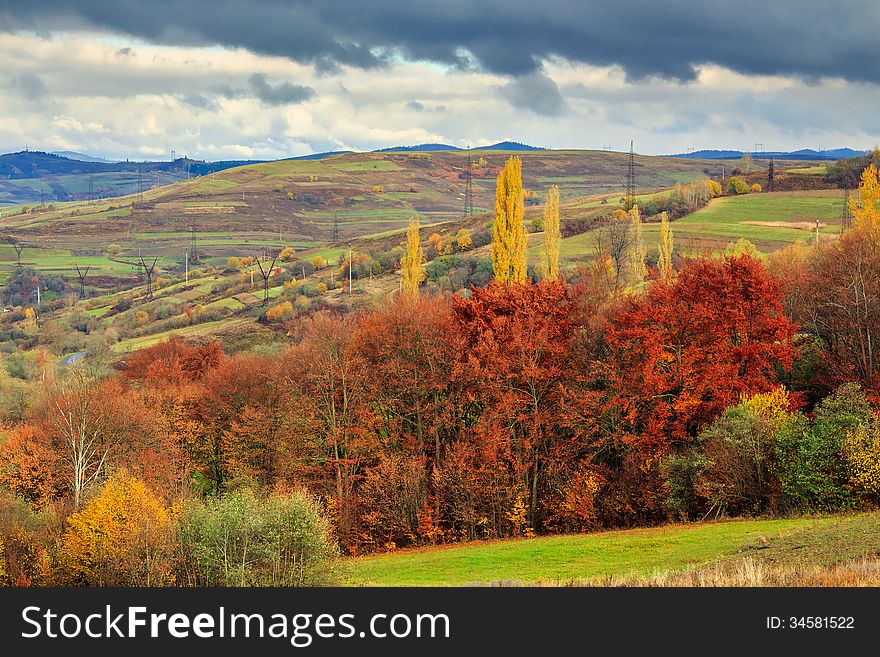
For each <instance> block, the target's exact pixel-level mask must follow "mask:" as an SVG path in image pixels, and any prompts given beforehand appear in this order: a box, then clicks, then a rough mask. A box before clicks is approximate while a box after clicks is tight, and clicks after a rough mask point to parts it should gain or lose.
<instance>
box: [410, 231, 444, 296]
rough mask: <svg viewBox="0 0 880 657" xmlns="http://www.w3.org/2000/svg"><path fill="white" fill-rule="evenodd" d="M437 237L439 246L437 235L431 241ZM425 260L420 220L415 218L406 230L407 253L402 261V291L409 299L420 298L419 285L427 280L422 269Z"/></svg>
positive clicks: (438, 240)
mask: <svg viewBox="0 0 880 657" xmlns="http://www.w3.org/2000/svg"><path fill="white" fill-rule="evenodd" d="M435 235H436V237H437V239H436V240H435V242H436V243H437V244H439V243H440V235H438V234H437V233H434V235H431V240H434V236H435ZM438 250H439V249H438ZM424 259H425V255H424V253H423V252H422V244H421V242H420V241H419V220H418V219H417V218H415V217H413V218H412V219H410V222H409V228H407V230H406V253H404V254H403V257H402V258H401V259H400V275H401V282H400V285H401V290H402V291H403V293H404V294H405V295H407V296H409V297H416V296H418V294H419V285H420V284H421V282H422V281H423V280H424V279H425V272H424V270H423V269H422V262H423V261H424Z"/></svg>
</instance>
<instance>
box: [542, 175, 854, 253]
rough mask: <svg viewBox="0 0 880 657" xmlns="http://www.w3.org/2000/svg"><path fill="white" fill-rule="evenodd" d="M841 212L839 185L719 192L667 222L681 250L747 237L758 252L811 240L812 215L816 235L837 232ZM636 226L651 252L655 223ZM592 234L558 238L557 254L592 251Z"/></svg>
mask: <svg viewBox="0 0 880 657" xmlns="http://www.w3.org/2000/svg"><path fill="white" fill-rule="evenodd" d="M642 198H644V197H642ZM593 203H594V204H595V203H597V201H593ZM588 207H594V206H593V205H591V206H588ZM842 214H843V193H842V191H840V190H811V191H796V192H769V193H756V194H744V195H742V196H725V197H722V198H716V199H713V200H712V201H710V203H709V205H707V206H706V207H704V208H701V209H700V210H698V211H696V212H694V213H693V214H691V215H688V216H686V217H682V218H680V219H676V220H675V221H673V222H672V232H673V238H674V240H675V249H676V250H677V251H678V252H679V253H683V254H686V255H693V256H696V255H700V254H702V253H705V252H718V251H723V250H724V248H725V247H726V246H727V245H728V244H729V243H731V242H736V241H737V240H739V239H746V240H748V241H750V242H752V243H753V244H754V245H755V246H756V247H757V249H758V251H759V252H761V253H771V252H773V251H776V250H778V249H781V248H784V247H785V246H788V245H789V244H794V243H797V242H810V241H811V240H813V239H814V238H815V222H816V220H817V219H818V220H819V222H820V228H819V236H820V239H821V238H822V236H827V237H833V236H834V235H836V234H837V233H839V232H840V220H841V217H842ZM642 230H643V234H644V239H645V245H646V247H647V249H648V253H649V254H651V253H654V252H655V251H656V247H657V243H658V241H659V236H660V225H659V224H657V223H645V224H644V225H643V227H642ZM595 239H596V235H595V233H594V231H590V232H587V233H582V234H580V235H575V236H573V237H569V238H566V239H563V240H562V245H561V250H560V257H561V258H562V259H563V260H568V261H577V260H582V259H585V258H588V257H590V256H592V254H593V253H594V252H595ZM530 255H531V256H532V257H533V258H537V257H538V256H539V252H538V249H537V248H535V249H532V251H531V254H530Z"/></svg>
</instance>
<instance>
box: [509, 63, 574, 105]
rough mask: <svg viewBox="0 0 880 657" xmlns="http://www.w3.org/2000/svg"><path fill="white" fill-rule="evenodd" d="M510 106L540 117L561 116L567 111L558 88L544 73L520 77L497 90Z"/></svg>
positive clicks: (537, 72) (538, 72) (539, 72)
mask: <svg viewBox="0 0 880 657" xmlns="http://www.w3.org/2000/svg"><path fill="white" fill-rule="evenodd" d="M499 92H500V93H501V96H502V97H503V98H505V99H506V100H507V101H508V102H509V103H510V104H511V105H513V106H514V107H517V108H519V109H526V110H530V111H532V112H534V113H535V114H539V115H541V116H561V115H562V114H563V113H564V112H565V111H566V109H567V107H566V104H565V100H563V98H562V96H561V95H560V93H559V87H557V86H556V83H555V82H554V81H553V80H552V79H550V78H549V77H548V76H547V75H546V74H545V73H543V72H541V71H536V72H534V73H530V74H528V75H523V76H520V77H518V78H516V79H514V80H513V81H512V82H508V83H507V84H506V85H504V86H503V87H501V88H500V89H499Z"/></svg>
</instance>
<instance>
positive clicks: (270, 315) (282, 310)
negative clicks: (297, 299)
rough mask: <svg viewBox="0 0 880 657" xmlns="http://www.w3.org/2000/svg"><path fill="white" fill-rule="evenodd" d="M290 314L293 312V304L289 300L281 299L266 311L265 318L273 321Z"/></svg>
mask: <svg viewBox="0 0 880 657" xmlns="http://www.w3.org/2000/svg"><path fill="white" fill-rule="evenodd" d="M291 314H293V304H292V303H290V301H282V302H281V303H279V304H278V305H276V306H272V307H271V308H269V310H267V311H266V319H268V320H270V321H273V322H274V321H278V320H280V319H283V318H284V317H285V316H288V315H291Z"/></svg>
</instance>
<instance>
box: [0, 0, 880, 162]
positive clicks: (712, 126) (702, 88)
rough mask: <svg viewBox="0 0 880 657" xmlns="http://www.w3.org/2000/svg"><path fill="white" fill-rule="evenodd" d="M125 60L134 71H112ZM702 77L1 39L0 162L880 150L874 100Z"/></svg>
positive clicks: (860, 89) (866, 93) (80, 38)
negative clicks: (395, 149)
mask: <svg viewBox="0 0 880 657" xmlns="http://www.w3.org/2000/svg"><path fill="white" fill-rule="evenodd" d="M33 1H35V2H36V1H39V0H33ZM156 1H158V0H156ZM128 46H130V47H132V48H133V49H134V50H135V51H136V53H137V56H136V57H121V56H117V54H116V53H117V52H118V51H119V50H120V48H123V47H128ZM255 73H256V75H257V77H256V79H254V77H253V76H254V75H255ZM695 75H696V77H695V78H694V79H693V80H692V81H691V82H687V83H685V82H680V81H675V80H668V79H664V78H660V77H647V78H643V79H640V80H638V81H635V80H634V78H632V77H631V76H630V77H627V72H626V71H625V70H624V69H623V68H622V67H620V66H613V65H608V66H592V65H588V64H578V63H572V62H570V61H567V60H565V59H563V58H559V57H553V58H549V59H547V60H545V61H542V62H541V68H540V69H539V70H538V71H534V72H532V73H531V74H523V75H520V76H519V77H518V78H512V77H510V76H507V75H504V74H496V73H488V72H486V71H484V70H480V69H478V68H474V67H469V66H463V67H461V68H451V69H450V68H447V67H444V66H437V65H436V64H433V63H427V62H415V61H412V60H406V59H402V58H400V57H396V58H393V59H392V60H390V61H389V62H388V63H387V64H385V65H384V66H383V67H382V68H380V69H370V70H363V69H360V68H356V67H352V66H341V67H340V68H339V70H338V72H337V73H336V74H334V75H333V76H328V75H326V74H321V73H319V72H317V71H316V70H315V68H314V66H313V65H312V64H303V63H297V62H293V61H291V60H289V59H287V58H284V57H273V56H267V55H258V54H255V53H252V52H249V51H247V50H241V49H228V48H205V47H204V46H203V45H192V46H166V45H155V44H149V43H145V42H143V41H137V40H132V41H129V42H126V41H125V40H124V39H120V38H117V37H108V36H107V35H104V34H94V33H87V32H69V33H63V34H59V35H53V36H49V37H46V36H37V35H33V34H28V33H17V34H10V35H4V36H2V37H0V88H2V92H3V94H5V97H7V98H9V99H10V101H11V102H8V103H3V104H0V152H5V151H10V150H17V149H19V148H21V146H22V144H25V143H27V144H30V145H31V146H32V147H40V148H42V149H44V150H76V151H81V152H87V153H94V154H96V155H103V156H105V157H111V158H121V159H124V158H125V157H133V158H138V157H155V156H157V154H158V155H162V156H165V155H167V154H168V153H169V149H170V148H171V147H173V148H175V150H176V151H177V152H178V153H181V154H184V153H185V154H187V155H189V156H192V157H201V158H207V159H226V158H237V157H240V156H241V155H242V153H245V152H247V153H249V155H248V157H254V158H259V159H272V158H280V157H289V156H292V155H300V154H306V153H309V152H318V151H327V150H349V149H351V150H370V149H374V148H381V147H385V146H393V145H398V144H415V143H424V142H442V143H448V144H453V145H456V146H467V145H474V144H490V143H494V142H497V141H500V140H501V139H503V138H507V137H510V138H512V139H515V140H517V141H523V142H526V143H531V144H535V145H542V146H549V147H553V148H563V147H565V148H598V147H601V146H603V145H609V144H610V145H611V146H612V148H615V149H624V148H628V147H629V140H630V139H634V140H635V143H636V149H637V150H638V151H639V152H642V153H672V152H682V151H684V150H685V149H686V148H687V147H695V148H714V147H720V148H723V147H732V148H741V149H744V148H751V147H752V146H753V145H754V143H755V142H763V143H764V145H765V148H767V149H770V148H773V149H780V150H785V149H796V148H802V147H813V148H831V147H838V146H851V147H861V148H866V147H871V146H873V145H874V144H875V143H877V142H878V141H880V114H878V113H877V111H876V105H877V94H878V87H877V85H874V84H865V83H852V82H846V81H844V80H840V79H828V78H823V79H819V80H817V81H816V83H815V84H807V83H805V82H804V81H803V80H800V79H798V78H796V77H792V76H770V75H754V74H752V75H746V74H742V73H736V72H733V71H731V70H730V69H727V68H724V67H720V66H709V65H703V66H700V67H699V68H698V69H697V71H696V74H695ZM306 89H309V90H311V93H312V94H313V95H310V94H309V92H307V91H305V90H306ZM26 93H27V94H28V95H29V97H30V98H37V99H38V100H37V101H36V102H33V101H27V100H26V99H25V94H26ZM260 96H262V98H261V97H260ZM304 96H309V100H308V102H303V101H302V98H303V97H304ZM17 101H18V102H17ZM59 117H61V118H60V119H59Z"/></svg>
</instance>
